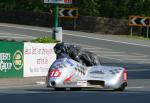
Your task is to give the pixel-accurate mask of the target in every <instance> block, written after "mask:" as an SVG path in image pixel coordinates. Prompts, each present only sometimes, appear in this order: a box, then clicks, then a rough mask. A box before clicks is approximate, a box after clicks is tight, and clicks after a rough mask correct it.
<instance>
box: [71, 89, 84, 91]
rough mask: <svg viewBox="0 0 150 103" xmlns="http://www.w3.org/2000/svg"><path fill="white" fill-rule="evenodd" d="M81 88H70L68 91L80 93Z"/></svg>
mask: <svg viewBox="0 0 150 103" xmlns="http://www.w3.org/2000/svg"><path fill="white" fill-rule="evenodd" d="M81 90H82V88H70V91H81Z"/></svg>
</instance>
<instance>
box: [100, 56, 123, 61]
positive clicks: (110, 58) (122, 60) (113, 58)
mask: <svg viewBox="0 0 150 103" xmlns="http://www.w3.org/2000/svg"><path fill="white" fill-rule="evenodd" d="M98 56H99V57H102V58H106V59H111V60H117V61H123V60H122V59H117V58H113V57H107V56H103V55H98Z"/></svg>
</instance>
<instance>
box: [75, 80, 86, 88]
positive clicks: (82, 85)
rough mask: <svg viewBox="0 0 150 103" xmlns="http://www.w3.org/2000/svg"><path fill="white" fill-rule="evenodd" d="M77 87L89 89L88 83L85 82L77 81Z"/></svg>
mask: <svg viewBox="0 0 150 103" xmlns="http://www.w3.org/2000/svg"><path fill="white" fill-rule="evenodd" d="M77 85H78V86H81V87H87V81H85V80H81V81H77Z"/></svg>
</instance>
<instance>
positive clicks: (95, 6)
mask: <svg viewBox="0 0 150 103" xmlns="http://www.w3.org/2000/svg"><path fill="white" fill-rule="evenodd" d="M50 5H52V4H50ZM149 5H150V0H73V4H72V5H59V6H60V7H78V8H79V13H80V15H87V16H102V17H109V18H128V16H129V15H144V16H149V15H150V6H149ZM49 7H50V6H49V4H44V0H0V9H1V10H24V11H36V12H49ZM52 7H53V6H52Z"/></svg>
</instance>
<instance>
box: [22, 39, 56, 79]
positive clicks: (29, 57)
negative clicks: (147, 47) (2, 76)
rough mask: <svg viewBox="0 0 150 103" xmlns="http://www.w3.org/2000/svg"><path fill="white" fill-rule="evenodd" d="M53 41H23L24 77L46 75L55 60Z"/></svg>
mask: <svg viewBox="0 0 150 103" xmlns="http://www.w3.org/2000/svg"><path fill="white" fill-rule="evenodd" d="M54 46H55V44H54V43H52V44H51V43H44V44H43V43H29V42H27V43H24V77H32V76H46V75H47V73H48V69H49V68H50V66H51V64H52V63H53V62H54V61H55V60H56V54H55V53H54V50H53V47H54Z"/></svg>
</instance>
